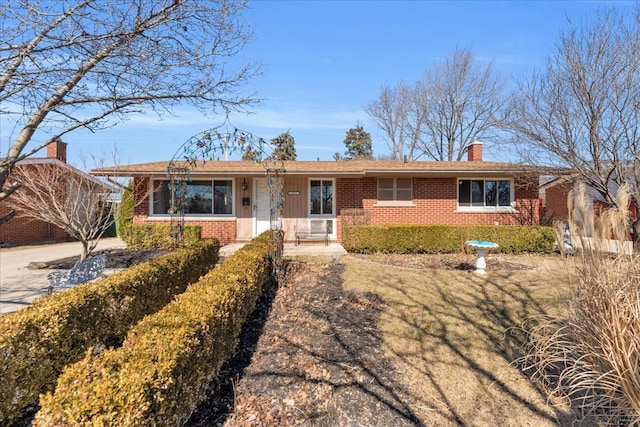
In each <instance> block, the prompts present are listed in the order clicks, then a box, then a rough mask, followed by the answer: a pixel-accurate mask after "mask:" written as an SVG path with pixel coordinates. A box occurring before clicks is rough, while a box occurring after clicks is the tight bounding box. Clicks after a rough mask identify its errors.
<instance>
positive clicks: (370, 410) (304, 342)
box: [187, 262, 422, 427]
mask: <svg viewBox="0 0 640 427" xmlns="http://www.w3.org/2000/svg"><path fill="white" fill-rule="evenodd" d="M294 264H295V263H294ZM298 264H299V266H302V267H301V268H300V269H301V270H302V271H304V272H305V274H306V276H304V277H303V278H302V279H301V281H300V282H296V283H292V284H290V285H286V286H285V287H284V288H280V289H279V290H278V295H277V296H276V300H275V301H276V302H274V303H273V306H272V308H271V314H270V315H269V320H268V321H266V323H265V319H263V320H262V326H263V329H261V336H260V337H258V336H255V335H254V336H253V337H252V341H250V342H245V341H244V340H243V341H241V343H240V346H241V348H242V347H245V346H246V347H247V348H250V350H245V349H244V348H243V350H242V353H243V354H244V356H242V357H241V358H242V359H243V360H244V363H237V362H233V361H232V362H231V363H230V365H231V366H236V367H237V368H240V369H233V370H227V369H226V368H225V370H224V371H223V374H224V376H225V377H226V378H225V379H222V378H221V379H220V380H218V383H222V384H227V386H226V387H224V388H222V387H217V388H216V387H212V390H211V393H212V395H213V394H217V395H218V396H217V398H215V399H210V401H209V402H207V403H206V404H205V405H203V406H202V407H201V409H200V410H199V413H200V414H198V413H197V414H196V415H194V417H192V419H191V420H190V422H189V423H188V424H187V425H188V426H192V427H193V426H205V425H215V424H216V423H222V422H224V421H225V420H227V421H228V422H229V421H230V422H231V424H232V425H236V424H237V425H247V417H248V416H253V417H254V418H252V419H253V420H255V423H257V424H259V425H284V424H289V423H291V422H293V421H292V420H297V421H296V422H303V423H304V424H305V425H315V426H334V425H394V426H403V425H418V426H421V425H422V424H421V422H420V420H419V419H418V418H417V417H416V416H415V414H414V413H413V412H412V409H411V407H410V406H409V397H410V396H409V395H408V394H407V392H406V390H404V389H403V388H402V386H401V385H400V384H399V382H398V381H397V374H396V372H395V371H394V369H393V366H392V364H391V363H390V361H389V360H388V359H387V358H386V357H385V356H384V350H383V348H382V340H383V337H382V332H381V331H380V330H379V329H378V328H377V324H378V318H379V316H380V313H381V309H382V301H381V300H380V299H379V298H378V297H377V296H376V295H374V294H372V293H363V292H352V291H350V292H345V291H344V290H343V287H342V273H343V270H344V266H343V265H342V264H341V263H338V262H331V263H328V264H314V263H298ZM314 268H315V269H316V270H313V269H314ZM305 269H306V270H305ZM252 329H255V330H256V331H257V329H258V328H252ZM258 338H259V339H260V343H259V344H256V343H257V341H258ZM234 379H235V381H234V382H235V388H233V387H232V386H231V383H232V380H234ZM222 394H226V396H225V397H222V396H221V395H222ZM294 399H295V408H294V407H293V406H294V404H293V403H291V404H290V406H289V405H288V404H287V403H286V402H294ZM220 402H223V403H224V405H226V408H220V406H221V405H220ZM283 402H285V403H283ZM216 405H217V406H218V407H219V408H218V411H217V413H215V414H214V413H212V411H211V409H212V406H216ZM234 405H238V406H239V407H241V408H242V409H241V410H239V411H236V412H235V413H234V411H233V409H234ZM206 407H208V409H206ZM214 409H215V408H214ZM206 412H209V416H207V417H203V416H202V415H204V414H206ZM227 414H229V415H227ZM249 424H251V423H249ZM296 425H298V424H296Z"/></svg>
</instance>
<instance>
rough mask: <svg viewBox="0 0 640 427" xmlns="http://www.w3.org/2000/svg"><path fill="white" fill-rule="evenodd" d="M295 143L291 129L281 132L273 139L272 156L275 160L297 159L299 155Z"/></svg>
mask: <svg viewBox="0 0 640 427" xmlns="http://www.w3.org/2000/svg"><path fill="white" fill-rule="evenodd" d="M295 143H296V141H295V139H294V138H293V136H291V134H290V133H289V131H287V132H284V133H281V134H280V135H278V136H276V137H275V138H273V139H272V140H271V145H273V147H274V149H273V154H272V155H271V156H272V157H273V158H274V159H275V160H295V159H296V157H297V155H296V147H295V146H294V145H295Z"/></svg>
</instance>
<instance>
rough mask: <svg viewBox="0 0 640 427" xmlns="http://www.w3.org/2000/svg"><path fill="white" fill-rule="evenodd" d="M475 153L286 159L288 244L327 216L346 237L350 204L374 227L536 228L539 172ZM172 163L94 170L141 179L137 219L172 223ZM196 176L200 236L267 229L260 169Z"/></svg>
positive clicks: (223, 164)
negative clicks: (431, 158) (440, 157)
mask: <svg viewBox="0 0 640 427" xmlns="http://www.w3.org/2000/svg"><path fill="white" fill-rule="evenodd" d="M468 155H469V159H468V161H460V162H402V161H386V160H385V161H383V160H352V161H286V162H283V165H284V168H285V169H286V173H285V176H284V191H283V196H284V209H283V218H282V227H283V229H284V231H285V240H286V241H293V240H294V227H295V226H296V224H297V223H298V222H299V221H305V220H307V219H309V218H311V219H321V220H324V221H326V224H327V226H328V228H329V230H330V238H331V240H334V241H341V240H342V227H343V214H344V212H345V210H347V209H349V210H351V209H360V210H363V211H366V212H367V213H368V215H367V217H368V218H369V223H370V224H451V225H463V224H520V223H526V224H537V222H538V214H539V212H538V184H537V183H538V176H537V175H536V176H535V177H534V178H532V177H531V173H530V172H529V171H528V169H527V168H525V167H523V166H521V165H515V164H511V163H497V162H485V161H483V160H482V144H481V143H475V144H473V145H472V146H471V147H470V149H469V151H468ZM168 164H169V162H155V163H145V164H134V165H126V166H117V167H107V168H100V169H95V170H93V171H92V173H93V174H94V175H99V176H112V177H116V176H118V177H133V178H134V179H135V181H136V182H137V183H143V184H144V185H136V188H142V189H143V190H141V191H140V192H139V193H138V194H137V195H136V207H135V213H134V223H135V224H161V223H170V221H171V217H170V215H169V214H168V212H169V207H170V197H171V192H170V190H169V188H168V186H167V183H168V181H167V167H168ZM189 176H190V181H189V182H188V184H187V185H188V195H187V200H185V203H184V205H185V207H186V215H185V223H186V224H187V225H195V224H197V225H200V226H201V227H202V235H203V237H211V236H215V237H218V238H219V239H220V241H221V243H223V244H226V243H230V242H235V241H246V240H249V239H251V238H252V237H254V236H256V235H258V234H260V233H261V232H263V231H265V230H267V229H268V228H269V226H270V221H269V219H270V218H269V214H270V210H269V204H270V197H271V196H270V194H269V188H268V185H267V178H266V173H265V169H264V168H263V166H262V165H260V164H254V163H252V162H247V161H211V162H206V163H205V164H203V165H198V166H197V167H195V168H193V170H191V171H190V173H189ZM525 181H526V182H525ZM532 182H533V183H535V184H532ZM144 189H146V190H144ZM154 190H155V191H154ZM147 197H148V200H147V201H146V202H143V203H139V202H140V200H141V199H143V198H147Z"/></svg>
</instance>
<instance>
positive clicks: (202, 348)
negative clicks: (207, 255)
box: [33, 234, 272, 426]
mask: <svg viewBox="0 0 640 427" xmlns="http://www.w3.org/2000/svg"><path fill="white" fill-rule="evenodd" d="M271 280H272V266H271V261H270V257H269V244H268V238H267V237H266V235H265V234H263V235H261V236H259V237H258V238H256V239H254V240H253V241H252V242H251V243H250V244H248V245H246V246H245V247H244V248H242V249H240V250H239V251H237V252H236V253H234V254H233V255H231V256H230V257H229V258H227V259H226V260H225V262H223V263H222V264H221V265H220V266H219V267H218V268H216V269H215V270H212V271H211V272H209V273H208V274H207V275H206V276H204V277H202V278H201V279H200V281H198V282H197V283H195V284H193V285H191V286H190V287H189V289H188V290H187V291H186V292H185V293H183V294H181V295H178V296H177V297H176V299H175V300H174V301H173V302H171V303H170V304H168V305H167V306H166V307H165V308H163V309H162V310H161V311H159V312H158V313H156V314H154V315H151V316H147V317H145V318H144V319H143V320H142V321H141V322H140V323H139V324H138V325H136V326H135V327H133V328H132V329H131V330H130V331H129V333H128V334H127V338H126V340H125V342H124V343H123V345H122V347H120V348H119V349H108V350H105V351H103V352H101V353H100V354H99V355H97V356H94V355H93V354H92V353H91V351H88V352H87V354H86V357H85V358H84V359H83V360H81V361H80V362H78V363H76V364H74V365H71V366H68V367H67V368H65V371H64V373H63V374H62V375H61V376H60V378H59V380H58V384H57V387H56V390H55V393H53V394H52V393H48V394H46V395H44V396H42V397H41V399H40V403H41V410H40V412H39V413H38V414H36V418H35V420H34V424H33V425H34V426H51V425H57V426H71V425H73V426H78V425H117V426H147V425H172V426H177V425H182V424H184V423H185V422H186V421H187V420H188V418H189V416H190V415H191V413H192V412H193V410H194V409H195V408H196V407H197V405H198V404H200V403H201V402H202V401H203V400H204V398H205V391H206V390H207V387H208V385H209V383H210V381H211V380H212V379H213V378H214V377H215V375H217V373H218V371H219V369H220V367H221V365H222V364H223V363H224V362H225V361H226V360H227V359H228V358H230V357H231V356H232V354H233V352H234V350H235V348H236V346H237V343H238V338H239V335H240V331H241V329H242V326H243V324H244V322H245V320H246V319H247V317H248V316H249V315H250V314H251V312H252V311H253V310H254V308H255V305H256V302H257V300H258V298H259V296H260V295H261V294H262V292H263V289H264V288H265V287H266V286H267V285H269V284H270V283H271Z"/></svg>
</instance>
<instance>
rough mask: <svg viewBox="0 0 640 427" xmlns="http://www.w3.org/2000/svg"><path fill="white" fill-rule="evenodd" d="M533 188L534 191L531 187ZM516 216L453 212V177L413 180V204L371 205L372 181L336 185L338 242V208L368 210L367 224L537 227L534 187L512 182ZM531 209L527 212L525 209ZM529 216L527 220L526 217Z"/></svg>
mask: <svg viewBox="0 0 640 427" xmlns="http://www.w3.org/2000/svg"><path fill="white" fill-rule="evenodd" d="M534 187H535V188H534ZM515 198H516V206H517V207H519V208H518V210H519V213H518V214H514V213H492V212H490V213H475V212H473V213H472V212H468V213H467V212H456V210H457V178H414V179H413V205H415V206H386V207H385V206H374V205H375V204H376V202H377V179H376V178H339V179H337V182H336V200H337V211H338V215H339V216H338V240H340V241H342V220H341V218H340V212H341V211H342V209H350V208H361V209H365V210H367V211H369V213H370V218H371V224H374V225H375V224H389V225H391V224H451V225H470V224H494V223H496V222H497V223H499V224H501V225H509V224H522V223H526V224H537V222H538V209H537V207H538V191H537V186H529V187H524V186H522V185H519V184H518V182H516V183H515ZM530 206H531V207H532V208H533V207H535V209H532V210H531V212H530V211H529V207H530ZM531 215H532V216H533V217H532V218H530V217H529V216H531Z"/></svg>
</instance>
